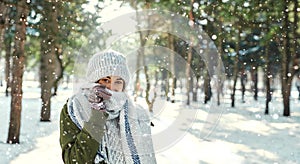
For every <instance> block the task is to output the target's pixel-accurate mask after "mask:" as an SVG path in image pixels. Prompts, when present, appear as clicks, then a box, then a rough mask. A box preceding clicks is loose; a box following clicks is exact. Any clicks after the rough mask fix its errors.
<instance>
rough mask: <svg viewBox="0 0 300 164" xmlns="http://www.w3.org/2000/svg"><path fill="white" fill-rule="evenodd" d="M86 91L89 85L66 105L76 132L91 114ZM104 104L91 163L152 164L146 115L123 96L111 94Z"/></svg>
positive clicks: (153, 155) (148, 123) (150, 142)
mask: <svg viewBox="0 0 300 164" xmlns="http://www.w3.org/2000/svg"><path fill="white" fill-rule="evenodd" d="M87 88H91V87H90V86H89V84H88V85H85V87H83V88H82V89H81V91H80V93H77V94H75V95H74V96H73V97H71V98H70V100H69V101H68V113H69V115H70V117H71V119H72V121H73V122H74V123H75V124H76V126H77V127H78V128H79V129H82V127H83V125H84V122H87V121H88V120H89V118H90V114H91V110H92V109H91V105H90V103H89V102H88V99H87V97H88V96H87V94H88V92H89V90H88V89H87ZM104 102H105V105H106V112H107V113H108V118H107V120H106V124H105V133H104V136H103V138H102V141H101V143H100V145H99V150H98V152H97V155H96V157H95V161H94V162H95V163H100V162H101V161H104V162H105V163H110V164H119V163H120V164H123V163H126V164H156V159H155V153H154V149H153V144H152V138H151V129H150V120H149V115H148V113H147V111H146V110H144V109H143V108H141V107H139V106H134V105H133V103H132V101H131V100H130V99H129V97H128V95H127V94H126V93H124V92H112V97H111V98H110V99H109V100H105V101H104Z"/></svg>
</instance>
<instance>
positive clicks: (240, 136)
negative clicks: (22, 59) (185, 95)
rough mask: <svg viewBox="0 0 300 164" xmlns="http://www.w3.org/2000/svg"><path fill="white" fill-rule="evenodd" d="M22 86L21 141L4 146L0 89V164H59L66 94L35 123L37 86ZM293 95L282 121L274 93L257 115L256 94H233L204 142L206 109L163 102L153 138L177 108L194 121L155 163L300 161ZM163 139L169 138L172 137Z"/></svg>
mask: <svg viewBox="0 0 300 164" xmlns="http://www.w3.org/2000/svg"><path fill="white" fill-rule="evenodd" d="M24 85H25V87H24V100H23V109H22V125H21V136H20V140H21V143H20V144H18V145H9V144H6V139H7V134H8V120H9V112H10V111H9V110H10V98H9V97H5V96H4V87H0V106H1V112H0V124H1V126H0V152H1V153H0V154H1V155H0V164H8V163H12V164H19V163H33V164H34V163H49V164H50V163H51V164H53V163H55V164H60V163H62V161H61V155H60V153H61V149H60V146H59V131H58V130H59V127H58V122H59V121H58V120H59V112H60V110H61V107H62V105H63V104H64V103H65V101H66V99H67V97H69V96H70V95H71V94H72V91H71V89H60V90H59V92H58V96H57V97H54V98H53V99H52V113H51V118H52V121H51V122H45V123H41V122H39V117H40V104H41V102H40V99H39V91H40V90H39V89H38V88H37V86H38V83H35V84H32V83H26V82H25V83H24ZM296 97H297V93H296V92H295V90H294V91H293V93H292V100H291V115H292V116H291V117H283V116H282V102H281V101H282V100H281V98H280V96H279V94H278V93H277V94H276V93H275V95H274V97H273V100H272V102H271V104H270V115H264V114H263V113H264V104H265V102H264V97H262V95H261V97H259V100H258V101H254V100H253V98H252V95H251V94H249V93H248V95H246V103H242V102H241V100H240V99H239V98H240V97H239V95H238V96H237V98H238V100H237V101H236V108H231V107H230V101H229V99H228V97H226V96H225V98H224V99H223V100H224V102H223V103H222V106H221V108H220V109H222V115H221V117H220V120H219V123H218V124H217V126H216V128H215V129H214V131H213V132H212V133H211V135H210V136H208V137H205V138H203V137H200V135H201V131H203V126H204V125H205V124H206V122H205V121H206V120H207V116H208V115H209V108H210V106H209V105H202V104H200V109H199V108H197V109H193V108H187V107H185V106H182V104H179V103H177V104H169V103H166V104H164V109H165V110H162V111H160V112H159V113H157V115H155V119H154V121H153V122H154V124H155V126H154V128H153V129H154V130H153V131H154V135H155V134H157V133H159V132H161V131H164V130H166V129H168V126H170V125H171V124H172V123H174V122H173V121H174V120H176V119H177V118H178V117H180V116H179V115H178V111H179V110H178V109H182V108H183V107H184V108H186V109H187V110H190V111H192V110H197V119H196V120H195V121H194V123H193V125H192V127H191V128H190V129H189V130H188V131H187V132H186V133H184V137H183V138H181V139H180V140H178V141H177V142H176V143H173V144H172V145H170V146H169V147H168V148H166V149H164V150H163V151H160V152H158V153H157V160H158V163H163V164H168V163H170V164H174V163H188V164H198V163H201V164H202V163H204V164H205V163H217V164H218V163H233V164H235V163H237V164H239V163H284V164H294V163H295V164H296V163H300V142H299V141H300V124H299V123H300V101H298V99H297V98H296ZM212 103H215V102H212ZM193 105H194V106H197V105H199V104H193ZM170 109H172V110H170ZM212 114H214V113H213V112H212V113H210V115H212ZM215 114H216V115H218V114H219V113H218V112H215ZM184 130H186V129H183V131H184ZM169 135H170V138H171V135H172V133H171V134H169ZM155 141H157V140H155Z"/></svg>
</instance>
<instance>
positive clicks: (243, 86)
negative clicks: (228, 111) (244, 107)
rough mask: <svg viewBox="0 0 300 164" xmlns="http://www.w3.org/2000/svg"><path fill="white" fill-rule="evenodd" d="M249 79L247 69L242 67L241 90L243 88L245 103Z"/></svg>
mask: <svg viewBox="0 0 300 164" xmlns="http://www.w3.org/2000/svg"><path fill="white" fill-rule="evenodd" d="M246 80H247V74H246V72H245V69H244V68H243V69H242V72H241V90H242V102H243V103H245V92H246V86H245V85H246V84H245V82H246Z"/></svg>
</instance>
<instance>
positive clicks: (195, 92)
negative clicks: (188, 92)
mask: <svg viewBox="0 0 300 164" xmlns="http://www.w3.org/2000/svg"><path fill="white" fill-rule="evenodd" d="M199 78H200V76H197V77H196V84H195V88H194V89H193V101H194V102H197V101H198V89H199V85H198V83H199Z"/></svg>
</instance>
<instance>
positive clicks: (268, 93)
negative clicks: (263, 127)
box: [265, 43, 271, 114]
mask: <svg viewBox="0 0 300 164" xmlns="http://www.w3.org/2000/svg"><path fill="white" fill-rule="evenodd" d="M269 53H270V51H269V43H267V44H266V53H265V55H266V58H265V61H266V68H265V83H266V108H265V114H269V102H270V101H271V87H270V78H271V77H270V62H269V56H270V54H269Z"/></svg>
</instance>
